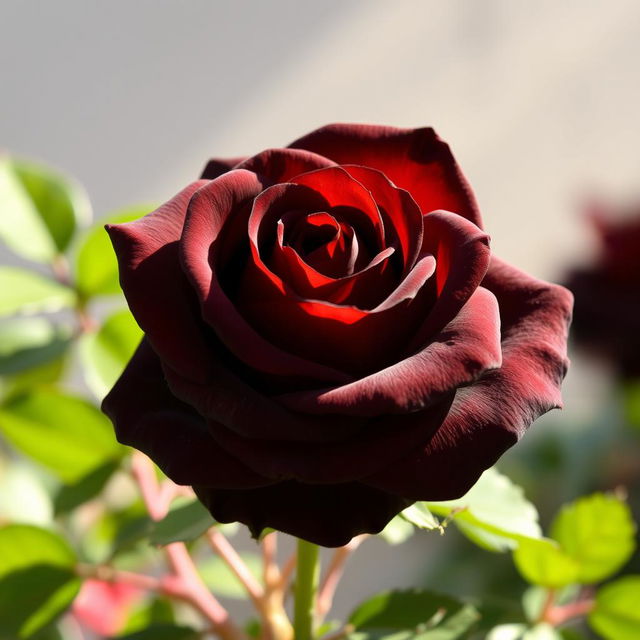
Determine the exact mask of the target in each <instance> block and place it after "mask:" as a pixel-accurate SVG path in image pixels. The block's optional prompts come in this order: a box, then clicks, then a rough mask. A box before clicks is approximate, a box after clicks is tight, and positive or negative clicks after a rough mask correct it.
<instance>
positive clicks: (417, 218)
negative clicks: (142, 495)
mask: <svg viewBox="0 0 640 640" xmlns="http://www.w3.org/2000/svg"><path fill="white" fill-rule="evenodd" d="M107 229H108V231H109V234H110V236H111V239H112V241H113V245H114V248H115V251H116V253H117V255H118V261H119V266H120V281H121V284H122V288H123V289H124V292H125V295H126V297H127V300H128V303H129V306H130V308H131V311H132V312H133V315H134V316H135V318H136V320H137V321H138V323H139V324H140V326H141V327H142V329H143V330H144V332H145V334H146V335H145V338H144V340H143V341H142V343H141V345H140V347H139V348H138V350H137V352H136V354H135V355H134V356H133V358H132V360H131V362H130V363H129V365H128V366H127V368H126V370H125V372H124V373H123V374H122V377H121V378H120V380H119V381H118V382H117V383H116V385H115V387H114V388H113V390H112V391H111V392H110V393H109V395H108V396H107V397H106V399H105V401H104V411H105V412H106V413H107V414H108V415H109V416H110V417H111V419H112V420H113V423H114V425H115V429H116V433H117V437H118V439H119V440H120V442H122V443H125V444H128V445H131V446H133V447H136V448H138V449H140V450H142V451H143V452H145V453H146V454H148V455H149V456H151V458H152V459H153V460H155V462H156V463H157V464H158V465H159V466H160V468H161V469H162V470H163V471H164V472H165V473H166V474H167V475H168V476H169V477H170V478H172V479H173V480H174V481H175V482H177V483H178V484H189V485H192V486H193V488H194V490H195V492H196V494H197V495H198V497H199V498H200V500H201V501H202V502H203V503H204V504H205V505H206V506H207V507H208V509H209V510H210V511H211V513H212V515H213V516H214V518H216V519H217V520H219V521H220V522H230V521H240V522H243V523H245V524H246V525H248V526H249V527H250V529H251V531H252V533H253V534H254V535H257V534H259V533H260V531H261V530H262V529H263V528H264V527H273V528H275V529H278V530H280V531H284V532H287V533H290V534H293V535H295V536H299V537H301V538H305V539H307V540H309V541H312V542H316V543H318V544H322V545H325V546H338V545H342V544H345V543H347V542H348V541H349V540H350V539H351V538H352V537H353V536H355V535H357V534H360V533H364V532H369V533H374V532H378V531H380V530H381V529H382V528H383V527H384V526H385V525H386V524H387V522H388V521H389V520H390V519H391V518H392V517H393V516H394V515H396V514H397V513H398V512H400V511H401V510H402V509H404V508H406V507H407V506H408V505H410V504H411V503H412V502H414V501H416V500H447V499H452V498H456V497H459V496H461V495H462V494H464V493H465V492H466V491H467V490H468V489H469V488H470V487H471V486H472V485H473V484H474V483H475V482H476V480H477V479H478V477H479V476H480V474H481V473H482V472H483V471H484V470H485V469H486V468H487V467H489V466H491V465H493V464H494V462H495V461H496V460H497V459H498V458H499V456H500V455H501V454H502V453H503V452H504V451H505V450H506V449H507V448H508V447H510V446H511V445H513V444H514V443H515V442H516V441H517V440H518V439H519V438H520V437H521V436H522V434H523V433H524V432H525V430H526V429H527V427H528V426H529V425H530V424H531V422H532V421H533V420H535V419H536V418H537V417H538V416H539V415H541V414H542V413H545V412H546V411H549V410H550V409H552V408H554V407H558V406H560V402H561V399H560V383H561V380H562V378H563V376H564V374H565V371H566V366H567V360H566V333H567V325H568V323H569V318H570V313H571V302H572V300H571V294H570V293H569V292H568V291H566V290H565V289H563V288H562V287H559V286H555V285H552V284H548V283H546V282H542V281H540V280H536V279H534V278H532V277H530V276H528V275H526V274H524V273H522V272H521V271H518V270H517V269H515V268H513V267H511V266H509V265H508V264H505V263H504V262H502V261H501V260H499V259H498V258H496V257H494V256H492V255H491V252H490V250H489V237H488V236H487V234H486V233H485V232H484V231H483V229H482V221H481V218H480V213H479V211H478V207H477V205H476V201H475V199H474V196H473V194H472V191H471V189H470V187H469V185H468V184H467V182H466V180H465V179H464V177H463V175H462V173H461V172H460V169H459V168H458V166H457V164H456V162H455V160H454V158H453V156H452V154H451V152H450V150H449V147H448V146H447V145H446V144H445V143H444V142H443V141H442V140H440V139H439V138H438V136H437V135H436V134H435V133H434V131H433V130H432V129H415V130H413V129H396V128H391V127H381V126H365V125H330V126H326V127H323V128H321V129H318V130H316V131H314V132H312V133H310V134H308V135H306V136H304V137H302V138H300V139H299V140H297V141H295V142H294V143H293V144H291V145H289V146H288V147H286V148H283V149H269V150H267V151H263V152H262V153H259V154H258V155H256V156H252V157H250V158H241V159H233V160H211V161H210V162H209V164H208V165H207V167H206V169H205V171H204V174H203V177H202V179H200V180H198V181H196V182H193V183H192V184H190V185H189V186H187V187H186V188H185V189H184V190H183V191H181V192H180V193H179V194H178V195H177V196H175V197H174V198H173V199H172V200H170V201H169V202H167V203H166V204H165V205H163V206H162V207H160V208H159V209H157V210H156V211H154V212H153V213H151V214H149V215H148V216H146V217H144V218H143V219H141V220H138V221H136V222H132V223H128V224H121V225H111V226H108V227H107Z"/></svg>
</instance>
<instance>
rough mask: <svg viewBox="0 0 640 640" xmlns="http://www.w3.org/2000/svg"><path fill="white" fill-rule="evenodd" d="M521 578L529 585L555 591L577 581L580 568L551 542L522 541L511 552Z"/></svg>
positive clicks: (543, 540) (546, 540) (545, 540)
mask: <svg viewBox="0 0 640 640" xmlns="http://www.w3.org/2000/svg"><path fill="white" fill-rule="evenodd" d="M513 561H514V563H515V565H516V568H517V569H518V571H519V572H520V574H521V575H522V577H523V578H524V579H525V580H527V581H528V582H530V583H531V584H537V585H540V586H542V587H548V588H550V589H557V588H559V587H564V586H567V585H569V584H573V583H574V582H576V581H577V578H578V575H579V571H580V566H579V564H578V563H577V562H576V561H575V560H574V559H573V558H571V557H570V556H568V555H566V554H565V553H564V552H563V551H562V549H561V548H560V546H559V545H558V544H557V543H556V542H555V541H553V540H548V539H546V538H545V539H541V540H533V539H526V538H525V539H522V540H521V541H520V544H519V545H518V548H517V549H516V550H515V551H514V552H513Z"/></svg>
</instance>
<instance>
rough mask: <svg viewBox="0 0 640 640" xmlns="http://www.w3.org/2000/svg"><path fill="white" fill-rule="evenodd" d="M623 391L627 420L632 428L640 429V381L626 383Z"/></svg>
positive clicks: (623, 403)
mask: <svg viewBox="0 0 640 640" xmlns="http://www.w3.org/2000/svg"><path fill="white" fill-rule="evenodd" d="M621 391H622V405H623V407H624V412H625V418H626V419H627V422H628V423H629V424H630V425H631V426H633V427H635V428H636V429H640V381H639V380H632V381H628V382H626V383H625V385H624V386H623V387H622V389H621Z"/></svg>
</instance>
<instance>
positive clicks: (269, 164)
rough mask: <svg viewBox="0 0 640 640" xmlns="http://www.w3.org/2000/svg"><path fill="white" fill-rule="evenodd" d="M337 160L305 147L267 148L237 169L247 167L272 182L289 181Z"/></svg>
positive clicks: (240, 164)
mask: <svg viewBox="0 0 640 640" xmlns="http://www.w3.org/2000/svg"><path fill="white" fill-rule="evenodd" d="M334 165H335V162H332V161H331V160H328V159H327V158H323V157H322V156H319V155H318V154H317V153H312V152H310V151H304V150H303V149H267V150H266V151H263V152H262V153H259V154H257V155H255V156H252V157H251V158H246V159H245V160H244V161H243V162H241V163H239V164H238V165H237V167H236V168H237V169H247V170H248V171H253V172H254V173H257V174H259V175H260V176H264V177H266V178H268V179H269V181H270V182H272V183H277V182H289V180H290V179H291V178H294V177H295V176H297V175H299V174H301V173H306V172H307V171H315V170H316V169H323V168H325V167H331V166H334Z"/></svg>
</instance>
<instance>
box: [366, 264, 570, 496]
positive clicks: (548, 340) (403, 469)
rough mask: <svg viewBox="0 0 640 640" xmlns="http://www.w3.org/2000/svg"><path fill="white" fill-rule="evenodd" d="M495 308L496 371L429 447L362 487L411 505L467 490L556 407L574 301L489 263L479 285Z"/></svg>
mask: <svg viewBox="0 0 640 640" xmlns="http://www.w3.org/2000/svg"><path fill="white" fill-rule="evenodd" d="M482 286H483V287H487V288H488V289H489V290H490V291H492V292H493V293H494V294H495V296H496V298H497V299H498V304H499V305H500V315H501V320H502V356H503V360H502V367H501V368H500V369H496V370H494V371H490V372H489V373H488V374H486V375H485V376H484V377H482V378H481V379H480V380H479V381H478V382H476V383H475V384H473V385H471V386H470V387H466V388H464V389H461V390H460V391H459V392H458V394H457V396H456V399H455V402H454V403H453V406H452V407H451V411H450V413H449V416H448V417H447V419H446V420H445V422H444V424H443V425H442V427H441V428H440V429H438V431H437V432H436V434H435V435H434V436H433V438H432V440H431V442H429V444H428V445H427V446H426V447H421V448H419V449H418V450H416V451H414V453H412V454H411V455H410V456H407V457H405V458H403V459H402V460H397V461H396V462H395V463H394V464H392V465H389V466H388V467H387V468H385V469H383V470H381V471H379V472H377V473H376V474H374V475H372V476H371V477H369V478H366V479H365V480H363V481H364V482H366V483H367V484H370V485H372V486H375V487H377V488H379V489H382V490H384V491H390V492H393V493H398V494H399V495H402V496H407V497H411V498H413V499H416V500H450V499H454V498H458V497H460V496H461V495H463V494H464V493H466V491H468V490H469V488H471V486H473V484H474V483H475V482H476V481H477V479H478V478H479V476H480V474H481V473H482V472H483V471H484V470H485V469H487V468H488V467H490V466H491V465H493V464H494V463H495V462H496V460H497V459H498V458H499V457H500V456H501V455H502V453H504V451H505V450H506V449H508V448H509V447H510V446H512V445H513V444H514V443H515V442H516V441H517V440H518V439H519V438H520V437H521V436H522V435H523V434H524V432H525V430H526V429H527V427H528V426H529V425H530V424H531V423H532V422H533V421H534V420H535V419H536V418H538V417H539V416H540V415H542V414H543V413H546V412H547V411H550V410H551V409H554V408H556V407H560V406H561V396H560V384H561V382H562V379H563V378H564V375H565V372H566V369H567V365H568V361H567V358H566V338H567V330H568V325H569V322H570V318H571V306H572V296H571V294H570V293H569V292H568V291H567V290H566V289H564V288H562V287H559V286H557V285H552V284H549V283H546V282H543V281H541V280H536V279H535V278H532V277H530V276H528V275H526V274H524V273H522V272H521V271H518V270H517V269H515V268H514V267H511V266H509V265H507V264H506V263H504V262H502V261H499V260H498V259H496V258H493V259H492V262H491V266H490V268H489V271H488V272H487V275H486V277H485V279H484V281H483V283H482Z"/></svg>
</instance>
